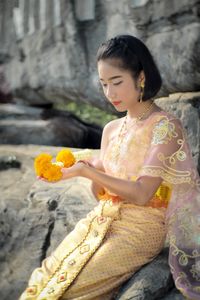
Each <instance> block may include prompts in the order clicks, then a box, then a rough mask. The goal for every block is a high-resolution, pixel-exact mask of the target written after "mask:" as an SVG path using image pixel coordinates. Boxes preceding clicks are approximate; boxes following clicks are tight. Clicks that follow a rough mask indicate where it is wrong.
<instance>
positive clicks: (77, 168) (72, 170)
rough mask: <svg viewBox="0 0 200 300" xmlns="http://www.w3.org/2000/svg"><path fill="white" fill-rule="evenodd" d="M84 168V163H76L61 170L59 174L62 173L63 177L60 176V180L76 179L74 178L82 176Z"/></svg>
mask: <svg viewBox="0 0 200 300" xmlns="http://www.w3.org/2000/svg"><path fill="white" fill-rule="evenodd" d="M84 168H85V163H84V162H81V161H80V162H77V163H76V164H74V165H73V166H72V167H69V168H62V169H61V172H62V174H63V176H62V178H61V180H64V179H69V178H72V177H76V176H82V175H83V171H84Z"/></svg>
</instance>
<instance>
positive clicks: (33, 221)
mask: <svg viewBox="0 0 200 300" xmlns="http://www.w3.org/2000/svg"><path fill="white" fill-rule="evenodd" d="M60 149H61V148H59V147H48V146H36V145H28V146H14V147H13V146H9V145H1V146H0V157H1V156H5V154H6V155H12V156H13V155H15V156H16V157H17V159H18V160H19V161H20V162H21V168H20V169H7V170H5V171H1V172H0V176H1V180H0V190H1V201H0V222H1V227H0V248H1V252H0V274H1V275H0V299H1V300H15V299H18V296H19V295H20V293H21V292H22V291H23V289H24V288H25V286H26V284H27V280H28V278H29V276H30V274H31V272H32V270H33V269H34V268H36V267H37V266H39V265H40V264H41V261H42V260H43V259H44V258H45V257H46V256H48V255H49V254H50V253H51V252H52V251H53V249H55V248H56V246H57V245H58V244H59V243H60V242H61V241H62V239H63V238H64V237H65V236H66V235H67V234H68V233H69V232H70V231H71V230H72V229H73V227H74V225H75V224H76V223H77V221H78V220H79V219H81V218H82V217H84V216H85V215H86V214H87V213H88V212H89V211H90V210H91V209H92V208H93V207H94V206H95V205H96V204H97V202H96V199H95V198H94V196H93V195H92V193H91V190H90V181H89V180H87V179H83V178H80V177H79V178H74V179H72V180H68V181H63V182H59V183H56V184H47V183H44V182H39V181H36V179H35V174H34V170H33V160H34V157H35V156H36V155H38V154H39V153H41V152H49V153H51V154H52V155H53V156H55V155H56V153H57V152H58V151H59V150H60ZM94 155H98V150H94ZM167 254H168V250H167V248H166V249H165V250H164V251H163V252H162V253H161V254H160V255H159V256H158V257H157V258H156V259H155V260H154V261H152V262H151V263H150V264H148V265H146V266H145V267H144V268H142V269H141V270H140V271H138V272H137V273H136V274H135V275H134V276H133V277H132V278H131V279H130V280H129V281H128V282H127V283H125V284H124V285H123V286H122V288H121V289H120V291H119V294H118V298H117V299H119V300H125V299H126V300H128V299H135V300H142V299H144V300H151V299H152V300H153V299H155V300H156V299H166V300H172V299H173V300H174V299H177V300H183V298H182V296H181V295H180V293H179V292H178V291H177V290H176V289H174V287H173V281H172V278H171V275H170V272H169V267H168V264H167ZM164 295H165V296H164ZM174 295H175V296H176V298H173V296H174ZM164 297H166V298H164Z"/></svg>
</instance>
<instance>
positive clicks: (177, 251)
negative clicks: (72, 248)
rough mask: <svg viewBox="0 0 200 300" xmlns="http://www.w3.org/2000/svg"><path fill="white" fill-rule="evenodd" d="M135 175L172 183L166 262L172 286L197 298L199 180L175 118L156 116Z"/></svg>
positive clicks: (199, 282) (199, 293)
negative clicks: (140, 164)
mask: <svg viewBox="0 0 200 300" xmlns="http://www.w3.org/2000/svg"><path fill="white" fill-rule="evenodd" d="M139 176H156V177H161V178H162V179H163V181H164V182H166V183H167V184H169V185H170V186H171V187H172V196H171V199H170V202H169V205H168V208H167V218H166V221H167V226H168V238H169V245H170V251H169V264H170V268H171V272H172V274H173V278H174V281H175V284H176V287H177V288H178V289H179V290H181V292H182V293H183V294H184V295H185V296H186V297H188V298H189V299H194V300H197V299H200V188H199V182H200V181H199V175H198V173H197V170H196V167H195V164H194V162H193V159H192V155H191V152H190V149H189V145H188V143H187V141H186V134H185V132H184V129H183V127H182V125H181V122H180V121H179V120H178V119H176V118H168V117H167V116H160V118H159V119H158V120H157V121H156V122H155V123H154V126H153V129H152V136H151V142H150V147H149V149H148V151H147V153H146V156H145V160H144V164H143V166H142V168H141V170H140V174H139Z"/></svg>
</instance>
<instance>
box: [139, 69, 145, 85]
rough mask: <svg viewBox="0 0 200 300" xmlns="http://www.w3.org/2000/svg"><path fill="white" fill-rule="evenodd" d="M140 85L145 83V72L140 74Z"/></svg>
mask: <svg viewBox="0 0 200 300" xmlns="http://www.w3.org/2000/svg"><path fill="white" fill-rule="evenodd" d="M139 83H145V74H144V71H141V72H140V75H139Z"/></svg>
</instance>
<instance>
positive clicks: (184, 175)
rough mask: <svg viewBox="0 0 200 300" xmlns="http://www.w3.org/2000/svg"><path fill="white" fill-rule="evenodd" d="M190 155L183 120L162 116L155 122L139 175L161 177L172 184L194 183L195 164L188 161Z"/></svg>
mask: <svg viewBox="0 0 200 300" xmlns="http://www.w3.org/2000/svg"><path fill="white" fill-rule="evenodd" d="M188 155H190V153H188V147H187V143H186V140H185V133H184V129H183V127H182V125H181V122H180V121H179V120H178V119H175V118H174V119H169V118H168V117H167V116H161V117H160V118H159V119H158V120H157V122H156V123H155V124H154V127H153V130H152V138H151V144H150V147H149V150H148V152H147V154H146V158H145V161H144V164H143V167H142V169H141V171H140V174H139V175H140V176H142V175H148V176H155V177H161V178H162V179H163V180H164V181H165V182H168V183H169V184H171V185H176V184H185V185H194V184H195V182H193V180H194V178H193V175H194V174H192V173H193V169H194V166H193V165H192V166H191V162H190V163H188V160H187V157H188Z"/></svg>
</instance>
